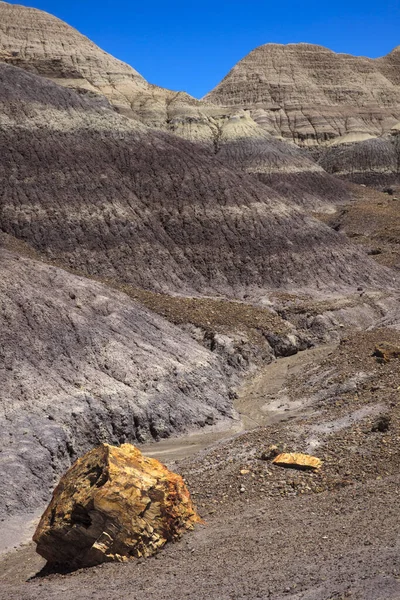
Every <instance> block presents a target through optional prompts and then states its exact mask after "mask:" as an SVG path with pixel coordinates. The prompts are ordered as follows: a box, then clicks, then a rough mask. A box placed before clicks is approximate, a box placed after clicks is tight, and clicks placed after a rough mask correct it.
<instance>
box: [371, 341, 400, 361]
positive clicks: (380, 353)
mask: <svg viewBox="0 0 400 600" xmlns="http://www.w3.org/2000/svg"><path fill="white" fill-rule="evenodd" d="M373 356H376V357H377V358H380V359H382V360H383V361H384V362H389V361H390V360H392V359H394V358H400V346H397V345H395V344H391V343H390V342H380V343H379V344H377V345H376V346H375V350H374V353H373Z"/></svg>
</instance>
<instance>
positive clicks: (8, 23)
mask: <svg viewBox="0 0 400 600" xmlns="http://www.w3.org/2000/svg"><path fill="white" fill-rule="evenodd" d="M0 60H2V61H4V62H7V63H9V64H11V65H15V66H18V67H21V68H23V69H25V70H27V71H30V72H32V73H35V74H39V75H42V76H44V77H47V78H49V79H51V80H53V81H55V82H56V83H58V84H60V85H63V86H65V87H70V88H73V89H75V90H78V91H79V92H80V93H82V94H86V95H90V96H91V97H92V98H97V99H98V102H99V103H100V104H102V105H104V104H107V103H110V105H111V106H113V107H114V108H115V109H116V110H117V111H119V112H120V113H122V114H124V115H126V116H129V117H131V118H134V119H135V120H138V121H141V122H142V123H144V124H146V125H148V126H150V127H153V128H157V129H162V130H166V131H170V132H171V133H173V134H174V135H177V136H179V137H182V138H184V139H187V140H189V141H192V142H197V143H201V144H202V145H203V146H204V148H205V149H208V150H209V151H210V152H211V153H217V154H219V157H220V159H221V160H225V159H227V161H228V164H229V166H230V167H231V168H234V169H235V170H238V171H247V172H249V173H252V174H256V175H260V179H261V180H263V181H266V183H267V184H268V185H270V186H271V187H275V188H276V189H277V190H278V191H279V192H280V193H281V194H286V193H287V195H288V197H289V198H290V199H291V200H292V201H293V202H295V203H298V204H300V205H302V206H305V207H308V208H310V209H313V210H314V209H315V210H318V211H320V212H323V211H328V210H331V209H332V204H336V203H337V202H343V201H347V200H349V192H348V190H347V189H346V187H345V186H343V185H342V184H340V183H335V180H332V178H331V177H329V176H328V175H327V174H326V173H325V172H324V171H323V169H322V168H321V167H320V166H318V165H316V164H315V163H314V162H313V161H312V160H311V159H307V157H306V156H304V155H302V154H301V153H299V152H297V154H296V150H295V148H291V147H290V146H289V145H287V144H285V143H284V142H282V141H281V142H279V141H277V140H275V139H274V138H273V137H272V136H271V135H270V134H268V132H267V131H266V130H265V129H264V128H263V127H262V126H260V125H259V124H257V123H256V122H255V121H254V120H253V119H252V118H251V116H250V112H249V111H246V112H244V111H241V110H237V109H236V108H235V107H223V106H217V105H212V104H210V103H208V102H200V101H198V100H195V99H194V98H192V97H190V96H189V95H188V94H185V93H181V92H173V91H171V90H167V89H163V88H160V87H157V86H155V85H151V84H149V83H148V82H147V81H145V80H144V79H143V78H142V77H141V76H140V75H139V74H138V73H137V72H136V71H135V70H134V69H132V68H131V67H130V66H129V65H126V64H124V63H122V62H121V61H119V60H117V59H115V58H113V57H112V56H110V55H109V54H107V53H105V52H104V51H102V50H101V49H100V48H98V47H97V46H96V45H95V44H93V43H92V42H91V41H90V40H88V39H87V38H86V37H84V36H83V35H81V34H80V33H79V32H78V31H76V30H75V29H73V28H72V27H70V26H69V25H67V24H66V23H64V22H62V21H60V20H59V19H57V18H55V17H53V16H52V15H49V14H47V13H44V12H42V11H39V10H36V9H31V8H25V7H23V6H16V5H11V4H7V3H4V2H0ZM277 173H278V174H279V175H278V176H277ZM307 175H310V177H309V179H308V180H307Z"/></svg>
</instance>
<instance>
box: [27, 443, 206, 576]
mask: <svg viewBox="0 0 400 600" xmlns="http://www.w3.org/2000/svg"><path fill="white" fill-rule="evenodd" d="M199 521H200V517H199V516H198V514H197V512H196V509H195V508H194V506H193V504H192V501H191V499H190V494H189V491H188V489H187V488H186V485H185V483H184V481H183V479H182V477H180V475H176V474H175V473H172V472H171V471H169V470H168V469H167V468H166V467H165V466H164V465H162V464H161V463H160V462H158V461H157V460H155V459H152V458H146V457H145V456H143V454H142V453H141V452H140V451H139V450H138V449H137V448H136V447H135V446H132V445H131V444H123V445H122V446H121V447H119V448H116V447H113V446H109V445H108V444H102V445H101V446H99V447H98V448H95V449H94V450H91V451H90V452H88V453H87V454H85V456H83V457H82V458H80V459H79V460H78V461H77V462H76V463H75V464H74V465H73V466H72V467H71V469H70V470H69V471H68V472H67V473H66V474H65V475H64V476H63V478H62V479H61V481H60V483H59V485H58V487H57V488H56V490H55V491H54V494H53V498H52V500H51V502H50V504H49V506H48V508H47V509H46V511H45V513H44V515H43V517H42V519H41V521H40V523H39V525H38V528H37V530H36V532H35V535H34V538H33V539H34V541H35V542H36V544H37V552H38V553H39V554H40V555H41V556H43V557H44V558H45V559H46V560H47V561H48V562H49V563H50V564H57V565H63V566H70V567H76V568H77V567H87V566H94V565H97V564H100V563H103V562H113V561H117V562H124V561H126V560H128V559H130V558H134V557H137V558H139V557H146V556H151V555H152V554H155V553H156V552H157V551H158V550H159V549H160V548H161V547H162V546H164V544H166V543H167V542H168V541H172V540H176V539H178V538H179V537H180V536H181V535H182V534H183V533H184V532H185V531H187V530H189V529H192V528H193V526H194V524H195V523H198V522H199Z"/></svg>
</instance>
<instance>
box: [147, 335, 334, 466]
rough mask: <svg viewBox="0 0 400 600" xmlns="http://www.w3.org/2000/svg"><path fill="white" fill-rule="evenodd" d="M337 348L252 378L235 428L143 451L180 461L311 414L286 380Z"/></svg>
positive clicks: (243, 390)
mask: <svg viewBox="0 0 400 600" xmlns="http://www.w3.org/2000/svg"><path fill="white" fill-rule="evenodd" d="M334 348H335V345H333V344H332V345H325V346H320V347H318V348H312V349H310V350H305V351H303V352H299V353H298V354H294V355H293V356H288V357H286V358H280V359H278V360H276V361H274V362H272V363H270V364H268V365H266V366H265V367H264V368H262V369H261V370H260V371H258V372H257V373H256V374H252V375H251V376H249V377H248V378H247V379H246V380H245V381H244V382H243V384H242V385H241V386H240V388H239V390H238V395H237V399H236V400H235V403H234V406H235V410H236V413H237V420H236V421H235V422H234V423H233V425H232V426H231V427H229V428H225V429H223V428H221V427H219V428H218V427H216V428H215V427H213V428H208V431H204V432H202V433H193V434H189V435H186V436H180V437H178V438H169V439H167V440H164V441H161V442H158V443H156V444H154V443H151V444H144V445H142V446H140V449H141V450H142V451H143V452H144V453H145V454H147V455H148V456H152V457H154V458H158V459H159V460H162V461H163V462H169V461H172V460H180V459H182V458H187V457H188V456H192V455H193V454H195V453H196V452H199V451H200V450H205V449H206V448H208V447H209V446H212V445H213V444H215V443H217V442H219V441H221V440H226V439H228V438H230V437H232V436H234V435H237V434H239V433H243V432H244V431H249V430H251V429H255V428H256V427H259V426H263V425H267V424H268V423H279V422H281V421H287V420H289V419H292V418H294V417H295V416H297V415H298V414H299V413H304V412H305V411H307V406H306V405H305V404H304V402H302V401H298V402H297V401H296V402H290V401H289V399H288V398H287V397H286V395H285V382H286V379H287V377H288V376H289V375H293V374H295V373H297V372H298V371H299V370H300V369H303V368H304V367H305V366H306V365H307V364H312V363H314V362H315V361H316V360H319V359H322V358H323V357H324V356H327V355H328V354H329V353H330V352H332V351H333V349H334Z"/></svg>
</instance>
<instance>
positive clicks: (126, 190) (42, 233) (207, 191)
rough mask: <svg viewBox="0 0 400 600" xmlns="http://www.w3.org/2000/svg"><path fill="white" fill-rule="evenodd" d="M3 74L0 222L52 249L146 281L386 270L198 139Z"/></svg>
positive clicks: (344, 278)
mask: <svg viewBox="0 0 400 600" xmlns="http://www.w3.org/2000/svg"><path fill="white" fill-rule="evenodd" d="M0 82H1V85H0V94H1V96H0V114H1V115H2V117H1V119H2V121H1V123H2V126H1V129H0V143H1V148H2V150H1V151H2V156H3V161H2V163H1V165H0V181H1V182H2V197H1V212H0V223H1V228H2V229H3V231H5V232H6V233H10V234H12V235H15V237H17V238H21V239H24V240H26V241H28V242H29V243H31V245H33V246H34V247H35V248H36V249H38V250H40V251H41V252H45V253H46V254H47V256H48V257H50V258H51V259H58V260H61V261H62V262H64V263H66V264H68V265H70V266H72V267H74V268H78V269H80V270H81V271H82V272H86V273H89V274H93V275H103V276H111V277H116V278H119V279H121V280H123V281H126V282H129V283H132V284H135V285H138V286H141V287H147V288H149V289H153V290H157V291H167V292H171V291H172V292H180V293H186V294H191V293H201V294H213V293H214V294H215V293H220V294H224V295H227V296H231V297H243V295H244V294H253V295H254V294H259V293H260V292H261V291H262V290H265V289H270V288H286V289H292V288H296V289H298V288H302V287H307V288H312V289H331V290H336V291H339V290H340V289H341V288H342V287H343V286H345V287H346V286H357V285H359V284H363V285H369V284H371V285H375V284H379V285H382V284H388V283H389V282H390V281H391V275H390V274H389V273H387V272H385V271H382V270H381V269H379V268H378V267H377V266H376V265H375V264H374V263H373V262H372V261H371V262H370V261H369V260H368V259H367V258H366V257H365V256H364V255H363V254H362V253H360V252H359V251H358V250H357V249H355V248H354V247H352V246H351V244H349V243H348V242H347V241H346V239H345V238H344V237H342V236H341V235H338V234H337V233H335V232H333V231H332V230H330V229H329V228H327V227H325V226H324V225H322V224H321V223H319V222H317V221H315V220H313V219H311V218H308V217H306V216H305V215H304V214H303V213H302V212H301V211H299V210H298V209H295V208H293V207H290V206H289V205H288V204H286V203H285V202H284V201H283V200H282V199H281V198H280V197H279V196H278V195H277V194H276V193H275V192H274V191H272V190H270V189H268V188H267V187H266V186H264V185H262V184H258V183H257V182H255V181H253V179H250V178H249V177H248V176H238V175H235V174H234V173H233V172H232V171H230V170H229V169H228V168H226V167H225V166H224V165H223V164H222V163H221V162H219V161H218V160H217V159H215V158H214V157H212V156H210V154H209V153H208V152H206V151H205V150H202V149H201V147H199V146H196V145H193V144H190V143H189V142H186V141H184V140H180V139H178V138H176V137H174V136H170V135H167V134H163V133H156V132H154V131H150V130H147V129H146V128H144V127H143V126H142V125H140V124H138V123H136V122H134V121H132V120H129V119H124V118H123V117H118V115H116V114H115V113H113V112H110V111H107V109H106V108H105V107H99V106H98V105H97V104H96V103H95V104H93V103H91V102H90V101H89V100H88V99H83V98H81V97H77V96H76V94H74V93H73V92H72V91H70V90H66V89H65V88H60V87H58V86H56V85H55V84H53V83H51V82H48V81H47V80H44V79H42V78H38V77H36V76H33V75H30V74H28V73H26V72H24V71H21V70H19V69H15V68H14V67H11V66H8V65H2V66H1V65H0ZM21 89H26V90H29V91H28V92H26V93H23V94H21V92H20V90H21ZM112 119H113V121H112Z"/></svg>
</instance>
